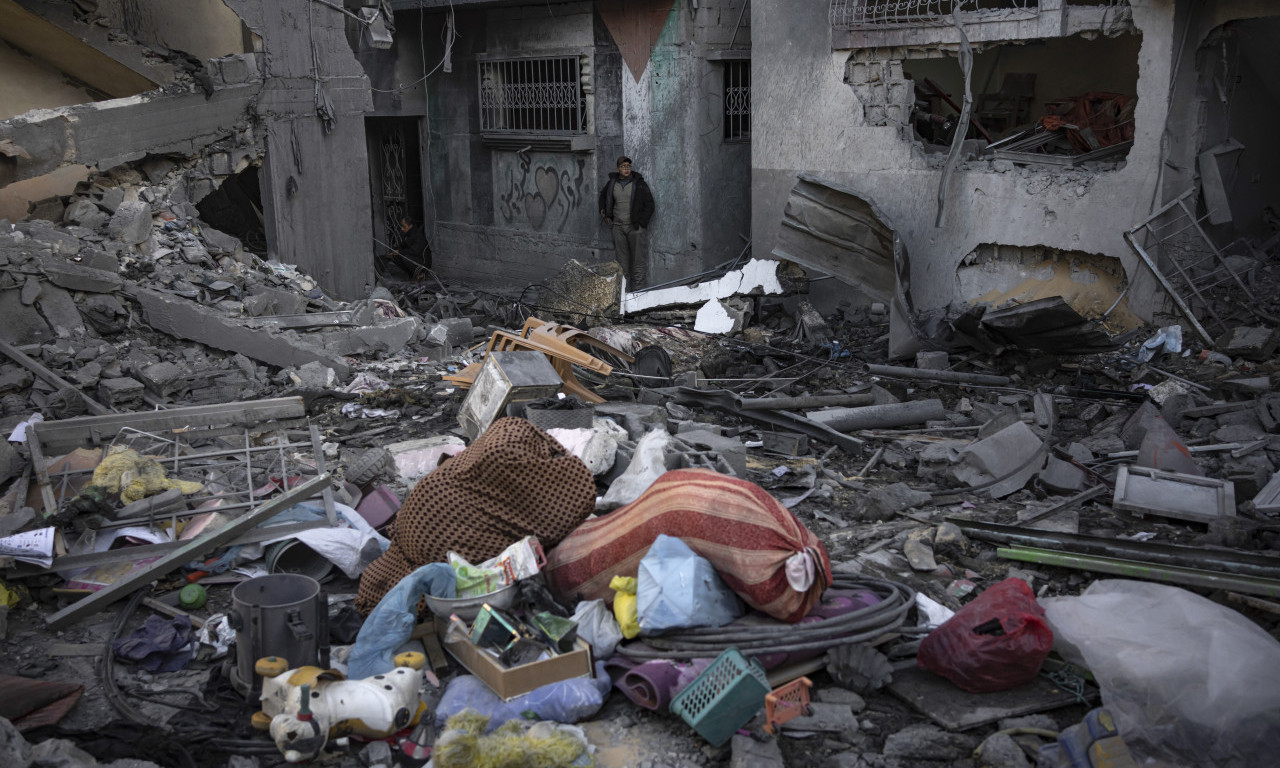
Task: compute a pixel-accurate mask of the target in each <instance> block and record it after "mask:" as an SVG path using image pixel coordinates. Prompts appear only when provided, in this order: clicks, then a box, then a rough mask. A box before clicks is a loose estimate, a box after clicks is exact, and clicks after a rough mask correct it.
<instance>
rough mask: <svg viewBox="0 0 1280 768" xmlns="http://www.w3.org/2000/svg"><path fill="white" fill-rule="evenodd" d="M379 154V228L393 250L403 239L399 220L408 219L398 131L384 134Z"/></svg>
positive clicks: (402, 156)
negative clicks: (380, 196)
mask: <svg viewBox="0 0 1280 768" xmlns="http://www.w3.org/2000/svg"><path fill="white" fill-rule="evenodd" d="M380 149H381V154H382V206H383V211H384V213H383V226H384V227H386V234H387V235H388V242H391V243H394V244H395V247H396V248H399V247H400V246H402V245H404V240H405V236H404V233H403V232H401V231H400V219H402V218H404V217H405V216H407V215H408V211H409V205H408V201H407V199H406V197H405V190H406V188H407V184H406V183H405V179H406V178H407V173H406V170H405V165H406V163H405V140H404V134H403V133H402V131H401V128H400V127H396V128H395V129H394V130H391V131H388V132H387V133H386V134H385V135H384V136H383V137H382V142H381V147H380Z"/></svg>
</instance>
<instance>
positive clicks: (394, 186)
mask: <svg viewBox="0 0 1280 768" xmlns="http://www.w3.org/2000/svg"><path fill="white" fill-rule="evenodd" d="M420 123H421V120H420V119H419V118H416V117H369V118H365V135H366V137H367V140H368V142H369V189H370V190H371V193H372V196H373V200H372V205H371V208H372V211H373V238H374V257H375V264H376V265H377V267H378V270H379V272H381V273H385V272H387V271H388V269H391V267H389V264H390V259H389V258H388V256H389V254H390V252H391V251H392V250H394V249H396V248H399V247H400V244H401V240H402V238H403V235H402V234H401V232H400V219H401V218H408V219H411V220H417V221H422V220H423V213H424V211H423V202H422V201H423V198H422V165H421V158H422V155H421V150H420V146H419V139H418V136H419V134H418V129H419V124H420Z"/></svg>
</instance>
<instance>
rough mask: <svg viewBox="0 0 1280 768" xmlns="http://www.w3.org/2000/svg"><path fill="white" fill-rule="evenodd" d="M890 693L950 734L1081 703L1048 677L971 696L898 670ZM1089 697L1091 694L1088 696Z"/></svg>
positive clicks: (928, 676) (914, 671)
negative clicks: (1003, 689) (1008, 718)
mask: <svg viewBox="0 0 1280 768" xmlns="http://www.w3.org/2000/svg"><path fill="white" fill-rule="evenodd" d="M888 688H889V692H890V693H892V694H893V695H894V696H897V697H898V698H899V699H902V700H903V701H904V702H906V703H907V704H910V705H911V706H912V707H913V708H914V709H915V710H917V711H918V712H920V713H921V714H922V715H924V716H925V717H927V718H929V719H930V720H932V721H933V722H935V723H937V724H938V725H940V726H942V727H943V728H946V729H947V730H948V731H967V730H969V729H970V728H977V727H979V726H982V725H987V724H988V723H994V722H996V721H997V720H1002V719H1004V718H1006V717H1017V716H1019V715H1029V714H1032V713H1035V712H1045V711H1048V710H1051V709H1058V708H1060V707H1065V706H1069V705H1071V704H1076V703H1078V699H1076V695H1075V694H1074V693H1071V692H1069V691H1064V690H1062V689H1061V688H1059V687H1058V686H1056V685H1054V684H1053V683H1052V682H1050V681H1049V680H1048V678H1045V677H1039V676H1037V677H1036V679H1034V680H1032V681H1031V682H1029V683H1027V684H1026V685H1023V686H1019V687H1018V688H1013V689H1010V690H1007V691H997V692H996V693H969V692H968V691H962V690H960V689H959V688H957V687H956V686H955V685H953V684H952V683H951V682H950V681H949V680H947V679H946V678H943V677H939V676H938V675H935V674H933V673H932V672H928V671H926V670H923V669H918V668H915V667H909V668H907V669H902V670H896V671H895V672H894V673H893V682H891V683H889V686H888ZM1085 695H1086V697H1089V696H1090V694H1089V693H1086V694H1085Z"/></svg>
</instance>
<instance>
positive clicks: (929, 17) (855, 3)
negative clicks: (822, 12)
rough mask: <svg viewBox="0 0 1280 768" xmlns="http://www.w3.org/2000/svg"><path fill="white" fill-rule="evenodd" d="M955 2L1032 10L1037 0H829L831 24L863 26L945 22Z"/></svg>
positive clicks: (966, 7) (963, 6)
mask: <svg viewBox="0 0 1280 768" xmlns="http://www.w3.org/2000/svg"><path fill="white" fill-rule="evenodd" d="M956 6H959V7H960V10H961V11H963V12H971V11H976V12H981V11H1005V10H1016V11H1028V10H1029V11H1034V10H1036V9H1037V8H1038V7H1039V5H1038V0H831V26H833V27H835V28H836V29H864V28H867V27H880V26H887V25H894V24H898V25H933V24H939V23H947V20H948V19H949V18H950V17H951V14H952V12H953V11H954V10H955V8H956Z"/></svg>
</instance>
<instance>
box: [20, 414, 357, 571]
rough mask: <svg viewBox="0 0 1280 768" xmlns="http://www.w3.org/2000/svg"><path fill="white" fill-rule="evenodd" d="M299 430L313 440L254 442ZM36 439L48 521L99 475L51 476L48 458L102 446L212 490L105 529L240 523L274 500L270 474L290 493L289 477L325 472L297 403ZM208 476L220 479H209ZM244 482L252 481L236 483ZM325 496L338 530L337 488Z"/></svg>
mask: <svg viewBox="0 0 1280 768" xmlns="http://www.w3.org/2000/svg"><path fill="white" fill-rule="evenodd" d="M293 429H305V430H306V432H307V439H306V440H301V441H295V440H293V439H286V440H285V441H283V442H281V441H272V442H268V443H262V444H255V443H257V442H258V441H257V440H256V438H255V435H260V434H263V433H266V432H280V433H281V434H287V431H288V430H293ZM29 436H30V439H29V440H28V445H29V447H30V450H31V459H32V464H33V467H34V474H35V478H36V482H37V484H38V486H39V490H40V495H41V500H42V503H43V505H44V516H45V517H46V518H49V517H53V516H54V515H56V514H57V513H58V511H59V501H58V499H59V498H61V499H62V500H63V501H64V502H66V501H70V499H71V498H72V497H73V496H74V495H75V490H74V489H73V487H72V485H71V481H72V480H73V479H74V478H76V477H79V476H84V475H91V474H92V473H93V471H94V468H89V469H83V470H71V469H64V470H62V471H52V472H51V470H50V465H51V463H52V462H51V461H50V458H49V457H51V456H52V457H55V458H56V457H61V456H63V455H65V454H68V453H70V452H71V451H73V450H75V449H76V448H103V449H104V455H105V449H107V448H109V447H110V446H112V445H117V444H118V445H121V446H122V447H134V446H135V445H136V446H137V447H141V448H142V450H140V451H139V452H140V453H144V455H149V456H152V457H153V458H156V460H157V461H160V463H161V464H162V465H163V466H164V468H165V470H166V473H167V476H168V477H170V478H174V477H183V478H185V479H198V480H199V481H200V482H202V483H204V484H205V489H202V491H201V492H197V493H196V494H191V495H187V496H184V497H183V499H182V504H181V505H180V506H182V507H187V506H191V507H194V508H193V509H185V508H184V509H181V510H177V511H172V512H167V513H164V514H157V513H154V512H153V513H152V514H149V515H147V516H146V517H140V518H132V519H120V520H114V521H111V522H109V523H107V524H106V525H105V526H103V527H109V528H118V527H124V526H129V525H155V524H156V523H158V522H159V521H161V520H168V521H169V522H170V523H171V524H175V525H176V523H177V522H178V521H179V520H180V519H189V518H192V517H195V516H197V515H202V514H206V513H209V512H220V513H228V512H229V513H231V514H232V516H233V517H239V516H240V515H242V514H245V510H252V509H255V508H258V507H259V505H261V504H262V503H263V502H264V501H266V500H267V499H268V498H269V496H270V494H269V493H268V494H263V495H259V494H258V489H259V488H261V484H262V480H261V479H260V478H262V477H263V476H264V475H265V476H267V477H272V478H274V477H278V478H281V479H282V482H283V484H284V485H285V486H286V487H285V488H283V489H282V490H285V491H288V490H290V489H291V488H292V487H293V485H294V482H293V481H291V480H290V479H289V478H296V479H297V480H296V482H297V483H301V482H302V478H303V477H304V476H312V475H317V476H318V475H324V474H325V472H326V469H325V460H324V451H323V448H322V446H321V440H320V432H319V430H318V429H317V428H316V426H315V425H313V424H311V423H310V421H309V420H308V419H307V418H306V409H305V407H304V405H303V402H302V399H301V398H298V397H290V398H276V399H271V400H257V401H247V402H239V403H226V404H219V405H212V406H193V407H188V408H174V409H170V410H162V411H155V412H149V413H124V414H107V415H103V416H85V417H81V418H76V419H64V420H60V421H50V422H41V423H39V424H34V425H32V429H31V431H30V433H29ZM157 448H159V449H162V450H164V451H165V455H164V457H163V459H161V458H160V457H159V456H157V455H156V450H155V449H157ZM304 452H309V453H310V459H311V461H313V462H314V463H313V464H312V463H307V462H306V461H305V460H304V459H303V458H302V454H303V453H304ZM209 471H213V472H215V473H217V474H216V475H215V476H214V477H213V478H210V477H209V475H208V472H209ZM255 477H256V478H259V479H255ZM219 478H221V479H231V480H232V481H233V482H231V483H230V484H229V485H230V486H231V487H230V488H229V489H228V490H214V491H210V490H209V488H208V484H209V482H210V481H211V479H219ZM238 478H248V479H249V480H248V482H243V481H239V482H237V481H236V480H237V479H238ZM277 487H278V486H277ZM55 489H56V491H57V495H55ZM321 497H322V502H323V507H324V512H325V516H326V518H327V523H328V525H335V524H336V523H337V510H336V508H335V507H334V493H333V489H332V488H331V487H328V486H326V487H325V489H324V491H323V492H322V494H321ZM307 527H314V526H313V525H308V526H307ZM174 530H176V528H175V529H174ZM293 530H294V528H293V527H291V528H289V529H288V530H286V528H283V527H282V528H278V529H276V530H274V531H271V536H270V537H274V536H278V535H280V534H281V533H287V532H289V531H293ZM259 538H261V537H259ZM60 567H61V566H60Z"/></svg>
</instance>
